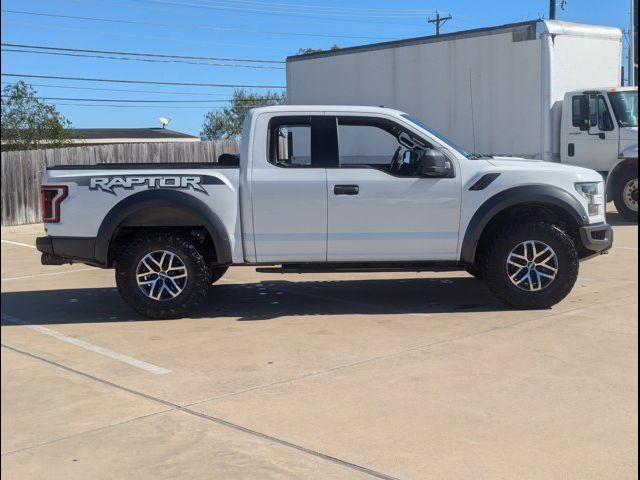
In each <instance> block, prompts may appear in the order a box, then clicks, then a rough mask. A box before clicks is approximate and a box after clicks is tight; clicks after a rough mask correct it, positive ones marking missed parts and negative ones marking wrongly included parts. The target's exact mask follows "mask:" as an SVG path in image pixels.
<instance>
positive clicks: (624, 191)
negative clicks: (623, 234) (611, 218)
mask: <svg viewBox="0 0 640 480" xmlns="http://www.w3.org/2000/svg"><path fill="white" fill-rule="evenodd" d="M617 177H618V178H617V179H616V181H615V185H614V187H613V188H614V192H613V203H615V205H616V210H618V213H619V214H620V215H621V216H622V218H624V219H625V220H627V221H629V222H637V221H638V169H637V167H627V168H625V169H624V170H623V171H622V172H620V175H618V176H617Z"/></svg>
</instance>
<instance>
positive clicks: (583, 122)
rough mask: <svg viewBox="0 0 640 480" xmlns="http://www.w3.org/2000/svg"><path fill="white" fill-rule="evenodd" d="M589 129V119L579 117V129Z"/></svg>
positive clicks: (585, 130) (586, 130)
mask: <svg viewBox="0 0 640 480" xmlns="http://www.w3.org/2000/svg"><path fill="white" fill-rule="evenodd" d="M589 130H591V121H590V120H589V119H588V118H582V119H580V131H581V132H588V131H589Z"/></svg>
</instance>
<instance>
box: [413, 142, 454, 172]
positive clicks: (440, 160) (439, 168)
mask: <svg viewBox="0 0 640 480" xmlns="http://www.w3.org/2000/svg"><path fill="white" fill-rule="evenodd" d="M420 173H421V174H422V176H423V177H446V176H448V175H449V174H450V173H451V163H450V162H449V159H448V158H447V157H446V156H445V155H444V153H442V152H440V151H438V150H436V149H433V148H429V149H427V150H425V152H424V153H423V154H422V157H421V158H420Z"/></svg>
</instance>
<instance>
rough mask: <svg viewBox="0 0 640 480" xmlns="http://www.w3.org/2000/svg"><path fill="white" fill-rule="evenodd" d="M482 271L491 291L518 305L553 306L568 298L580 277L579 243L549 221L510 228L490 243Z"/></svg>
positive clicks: (500, 297) (502, 298) (527, 306)
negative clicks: (577, 244)
mask: <svg viewBox="0 0 640 480" xmlns="http://www.w3.org/2000/svg"><path fill="white" fill-rule="evenodd" d="M489 245H490V246H489V247H488V250H487V252H486V254H485V255H484V256H483V262H482V273H483V277H484V279H485V281H486V283H487V286H488V287H489V289H490V290H491V292H492V293H493V294H494V295H495V296H496V297H498V298H499V299H500V300H502V301H503V302H505V303H507V304H509V305H511V306H513V307H516V308H530V309H539V308H549V307H551V306H553V305H555V304H556V303H558V302H560V301H561V300H562V299H564V298H565V297H566V296H567V295H568V294H569V292H571V289H572V288H573V285H574V284H575V282H576V279H577V278H578V268H579V267H578V265H579V257H578V251H577V249H576V246H575V244H574V243H573V241H572V240H571V238H569V236H567V234H566V233H564V232H563V231H562V230H560V229H558V228H557V227H555V226H553V225H551V224H548V223H542V222H540V223H525V224H520V225H515V226H513V227H510V228H509V229H508V230H507V231H505V232H501V233H500V235H496V237H495V238H494V239H493V241H492V242H489Z"/></svg>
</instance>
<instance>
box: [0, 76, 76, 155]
mask: <svg viewBox="0 0 640 480" xmlns="http://www.w3.org/2000/svg"><path fill="white" fill-rule="evenodd" d="M70 127H71V122H69V120H67V119H66V118H65V117H64V116H62V115H61V114H60V113H59V112H58V110H57V109H56V107H54V106H53V105H47V104H46V103H44V102H41V101H40V100H39V99H38V97H36V91H35V90H34V89H33V87H32V86H31V85H28V84H26V83H24V82H23V81H19V82H17V83H15V84H13V85H8V86H6V87H5V88H4V89H3V90H2V150H31V149H37V148H56V147H64V146H66V145H68V144H69V132H68V129H69V128H70Z"/></svg>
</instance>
